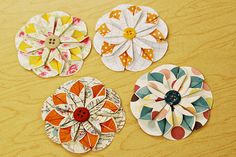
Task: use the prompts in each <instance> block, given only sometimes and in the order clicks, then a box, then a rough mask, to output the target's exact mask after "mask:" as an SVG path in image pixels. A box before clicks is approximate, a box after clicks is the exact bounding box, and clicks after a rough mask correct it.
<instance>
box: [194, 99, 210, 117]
mask: <svg viewBox="0 0 236 157" xmlns="http://www.w3.org/2000/svg"><path fill="white" fill-rule="evenodd" d="M192 104H193V106H194V108H195V109H196V111H197V113H199V112H203V111H205V110H207V109H210V107H209V105H208V103H207V101H206V100H205V99H204V98H203V97H200V98H199V99H197V100H196V101H194V102H193V103H192Z"/></svg>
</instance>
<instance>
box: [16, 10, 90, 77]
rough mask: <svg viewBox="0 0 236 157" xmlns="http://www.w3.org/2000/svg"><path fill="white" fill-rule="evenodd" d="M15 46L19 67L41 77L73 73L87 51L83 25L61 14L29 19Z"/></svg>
mask: <svg viewBox="0 0 236 157" xmlns="http://www.w3.org/2000/svg"><path fill="white" fill-rule="evenodd" d="M15 44H16V49H17V51H18V59H19V62H20V64H21V65H22V66H23V67H24V68H25V69H27V70H32V71H33V72H34V73H36V74H37V75H38V76H40V77H44V78H48V77H53V76H56V75H59V76H68V75H72V74H74V73H75V72H77V71H78V70H79V69H80V68H81V66H82V64H83V59H85V58H86V57H87V55H88V54H89V52H90V49H91V41H90V39H89V38H88V36H87V28H86V25H85V23H84V22H83V21H82V20H80V19H79V18H77V17H73V16H70V15H69V14H67V13H64V12H61V11H55V12H50V13H45V14H41V15H36V16H34V17H32V18H31V19H30V20H29V21H28V22H27V23H26V25H24V26H23V27H22V28H21V29H20V30H19V32H18V33H17V34H16V38H15Z"/></svg>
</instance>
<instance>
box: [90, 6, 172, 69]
mask: <svg viewBox="0 0 236 157" xmlns="http://www.w3.org/2000/svg"><path fill="white" fill-rule="evenodd" d="M167 34H168V30H167V26H166V24H165V22H164V21H163V20H162V19H161V18H160V17H159V15H158V14H157V12H156V11H155V10H153V9H151V8H149V7H145V6H133V5H129V4H123V5H119V6H118V7H116V8H114V9H113V10H112V11H111V12H109V13H107V14H105V15H104V16H103V17H102V18H100V19H99V20H98V22H97V24H96V34H95V37H94V47H95V49H96V51H97V52H98V53H99V54H100V55H102V61H103V63H104V64H105V65H106V66H107V67H108V68H110V69H111V70H114V71H123V70H125V69H127V70H130V71H141V70H144V69H146V68H147V67H149V66H150V65H151V64H152V62H156V61H157V60H159V59H161V58H162V57H163V56H164V54H165V52H166V50H167V47H168V43H167V41H166V37H167Z"/></svg>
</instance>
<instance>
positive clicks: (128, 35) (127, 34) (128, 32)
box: [123, 27, 136, 40]
mask: <svg viewBox="0 0 236 157" xmlns="http://www.w3.org/2000/svg"><path fill="white" fill-rule="evenodd" d="M123 35H124V37H125V38H126V39H129V40H131V39H133V38H134V37H135V36H136V31H135V29H134V28H130V27H129V28H126V29H125V30H124V34H123Z"/></svg>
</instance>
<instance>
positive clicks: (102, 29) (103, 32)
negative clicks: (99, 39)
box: [97, 23, 110, 36]
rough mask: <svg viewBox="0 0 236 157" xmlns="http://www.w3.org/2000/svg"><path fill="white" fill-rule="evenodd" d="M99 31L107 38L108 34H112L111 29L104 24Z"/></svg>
mask: <svg viewBox="0 0 236 157" xmlns="http://www.w3.org/2000/svg"><path fill="white" fill-rule="evenodd" d="M97 31H98V32H99V33H100V34H101V35H102V36H105V35H106V34H107V33H109V32H110V29H109V28H108V27H107V25H106V24H105V23H104V24H102V25H101V26H100V27H99V28H98V29H97Z"/></svg>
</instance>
